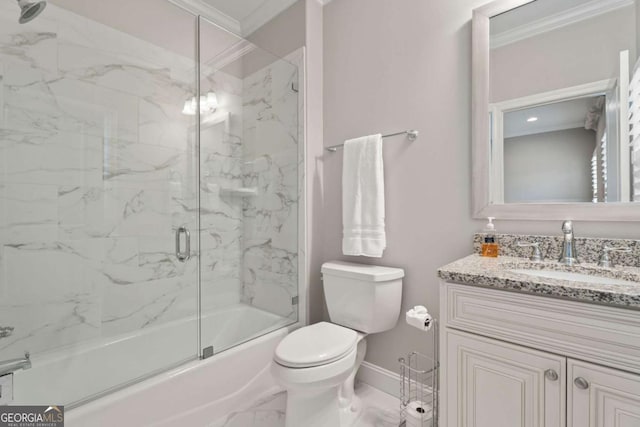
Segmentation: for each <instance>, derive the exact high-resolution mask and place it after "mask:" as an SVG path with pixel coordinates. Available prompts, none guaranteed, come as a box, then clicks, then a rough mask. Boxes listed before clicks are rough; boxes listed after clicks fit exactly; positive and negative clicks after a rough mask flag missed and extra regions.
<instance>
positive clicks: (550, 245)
mask: <svg viewBox="0 0 640 427" xmlns="http://www.w3.org/2000/svg"><path fill="white" fill-rule="evenodd" d="M484 236H485V235H484V234H483V233H477V234H475V235H474V237H473V248H474V252H475V253H478V254H479V253H480V249H481V246H482V241H483V239H484ZM496 237H497V240H498V243H499V245H500V254H501V255H504V256H512V257H525V258H528V257H529V256H530V255H531V248H520V247H518V246H517V243H518V242H526V243H534V242H538V243H539V244H540V251H541V252H542V255H543V256H544V259H545V260H546V261H555V260H557V259H558V258H560V253H561V251H562V241H563V237H562V235H560V232H558V236H534V235H519V234H498V235H496ZM575 242H576V251H577V253H578V259H579V260H580V261H581V262H585V263H593V264H595V263H597V262H598V259H599V258H600V254H601V253H602V248H603V247H604V246H605V245H607V246H611V247H617V248H621V247H628V248H629V249H631V252H630V253H622V252H610V253H609V257H610V259H611V261H612V262H613V263H614V265H616V266H627V267H640V240H631V239H604V238H596V237H575Z"/></svg>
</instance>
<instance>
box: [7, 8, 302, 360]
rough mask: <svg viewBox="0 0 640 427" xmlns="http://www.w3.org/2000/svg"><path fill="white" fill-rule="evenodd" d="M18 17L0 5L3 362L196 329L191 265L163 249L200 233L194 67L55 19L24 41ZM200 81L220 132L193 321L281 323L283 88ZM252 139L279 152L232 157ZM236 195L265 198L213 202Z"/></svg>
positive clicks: (86, 24) (211, 140) (288, 196)
mask: <svg viewBox="0 0 640 427" xmlns="http://www.w3.org/2000/svg"><path fill="white" fill-rule="evenodd" d="M15 17H16V10H15V4H14V3H12V2H0V106H1V108H2V110H1V112H2V113H1V115H0V168H1V170H0V269H1V270H2V271H1V272H0V360H3V359H8V358H12V357H19V356H21V355H22V354H23V352H24V351H25V350H29V351H31V352H32V353H33V354H39V353H42V352H47V351H52V350H56V349H58V348H60V347H64V346H71V345H77V344H80V343H85V342H95V341H96V340H100V339H103V338H105V337H113V336H117V335H121V334H126V333H129V332H135V331H138V330H140V329H141V328H148V327H154V326H158V325H161V324H163V323H165V322H169V321H172V320H176V319H180V318H183V317H185V316H192V315H195V313H196V303H197V301H196V295H197V293H196V292H197V268H198V265H197V260H196V257H193V258H192V259H191V260H190V261H188V262H187V263H184V264H183V263H179V262H177V261H176V259H175V256H174V246H173V245H174V242H173V239H174V235H173V230H175V228H176V227H177V226H179V225H187V226H188V227H189V228H190V229H191V230H195V229H196V222H195V218H196V217H195V215H196V213H197V205H196V201H197V197H196V191H197V188H196V182H197V181H196V180H197V177H196V173H197V167H196V165H195V164H194V162H195V161H196V160H195V159H196V157H195V155H194V150H195V135H194V133H193V132H194V117H193V116H185V115H183V114H181V107H182V104H183V103H184V101H185V100H186V99H187V98H189V97H191V96H193V93H194V81H193V75H194V74H193V67H194V64H193V61H192V60H190V59H188V58H183V57H179V56H177V55H175V54H173V53H171V52H168V51H166V50H164V49H162V48H160V47H157V46H154V45H151V44H149V43H147V42H145V41H143V40H140V39H136V38H134V37H131V36H129V35H127V34H125V33H122V32H119V31H116V30H114V29H112V28H109V27H107V26H104V25H102V24H98V23H96V22H93V21H89V20H87V19H86V18H83V17H80V16H78V15H75V14H73V13H70V12H67V11H65V10H64V9H61V8H58V7H56V6H55V5H49V7H48V8H47V12H46V15H44V14H43V15H42V16H41V17H39V18H38V19H37V20H35V21H33V22H32V23H30V24H29V26H20V25H19V24H18V23H17V22H16V19H15ZM203 68H205V73H204V75H205V77H204V78H203V82H202V84H203V86H204V85H206V86H208V87H207V88H208V89H211V90H215V91H216V93H217V94H218V98H219V100H220V101H221V104H223V103H224V108H225V110H226V111H228V112H229V113H230V116H231V117H232V118H231V119H230V120H226V121H223V122H221V123H220V124H215V125H211V126H209V127H207V126H203V129H202V135H201V157H200V159H201V164H200V168H201V180H200V188H201V226H202V233H201V249H202V253H201V264H202V283H203V301H202V303H203V309H204V310H207V309H210V308H215V307H217V306H224V305H229V304H233V303H238V302H240V301H241V300H244V301H245V302H251V303H253V304H254V305H256V306H261V307H264V308H266V309H273V311H276V312H279V313H282V314H283V315H292V313H293V309H292V306H291V299H290V296H289V295H293V294H294V292H295V291H294V289H295V286H296V283H297V275H295V274H294V272H295V268H294V267H293V266H296V265H297V264H296V257H297V254H296V253H295V247H296V242H297V240H296V239H297V236H296V233H295V230H296V228H295V227H296V226H297V222H296V212H297V191H298V188H297V182H296V177H297V170H296V165H297V161H298V159H297V157H296V154H295V153H296V151H291V152H289V151H288V150H293V146H295V145H296V144H297V138H295V136H296V135H297V134H296V131H295V128H293V124H292V123H293V122H292V120H291V119H292V114H291V113H287V107H288V106H290V103H291V102H292V100H291V99H290V96H289V95H287V94H286V93H285V92H284V89H283V87H284V86H282V85H283V84H284V83H285V81H287V80H288V79H291V78H293V77H292V76H291V73H285V75H284V76H280V71H278V70H276V69H273V70H269V69H265V70H261V71H260V72H258V73H256V74H255V75H253V76H249V77H248V78H246V79H244V81H243V80H241V79H238V78H236V77H233V76H231V75H227V74H224V73H222V72H216V73H215V74H214V73H208V72H207V71H206V67H203ZM267 68H268V67H267ZM270 74H271V75H270ZM269 75H270V77H269V78H270V79H271V82H275V83H276V84H274V85H273V86H272V85H269V84H266V83H261V82H266V81H267V80H265V79H267V77H268V76H269ZM261 90H262V91H265V94H264V95H263V94H261V92H260V91H261ZM247 92H248V93H251V95H248V94H247ZM252 100H254V101H256V102H255V103H254V102H253V101H252ZM260 100H266V101H264V102H262V101H260ZM294 110H295V108H294ZM279 114H280V115H282V117H280V116H279ZM243 115H245V116H246V117H244V118H243ZM247 120H256V121H260V123H259V124H258V123H257V124H255V125H254V126H251V125H248V124H247ZM278 126H280V127H281V129H278ZM252 129H253V130H254V131H256V132H267V134H269V135H272V136H274V137H278V138H279V137H280V136H279V135H283V138H282V140H283V142H282V143H281V144H282V145H281V146H279V145H277V144H280V142H278V143H276V145H275V146H274V147H272V148H273V150H271V151H268V152H267V151H264V150H265V148H264V147H262V146H261V144H264V141H263V139H264V138H262V137H261V140H260V141H258V140H257V139H254V141H255V143H254V146H253V148H251V149H250V150H247V149H246V148H243V142H244V141H243V134H244V133H245V132H251V130H252ZM290 135H293V136H294V138H291V137H290ZM284 136H286V137H284ZM247 140H248V141H250V140H251V139H250V138H247ZM259 146H260V148H259ZM260 150H263V151H260ZM268 153H277V154H276V155H272V154H268ZM269 179H274V180H275V183H270V182H269ZM214 183H215V185H212V184H214ZM216 185H217V187H216ZM247 185H255V186H257V187H261V191H262V194H260V195H259V196H258V197H257V198H256V199H255V200H251V201H249V200H241V201H238V200H229V198H228V197H223V196H221V195H220V192H219V189H220V188H221V187H231V188H236V187H240V186H247ZM245 203H246V204H245ZM270 211H273V213H271V212H270ZM197 238H198V233H195V232H192V247H197V245H196V241H194V240H195V239H197ZM261 256H262V257H264V258H260V257H261ZM243 265H250V266H251V268H248V269H247V268H243ZM247 278H251V280H250V281H249V280H248V279H247ZM262 281H265V283H266V282H268V285H266V286H265V287H264V289H261V286H260V284H261V283H262ZM243 287H244V293H243ZM248 289H251V293H250V294H249V292H247V290H248ZM272 291H273V292H276V293H277V292H279V295H280V296H281V297H280V298H273V297H272ZM285 294H286V295H287V296H286V304H285V298H284V295H285ZM194 340H195V331H194ZM194 342H195V341H194ZM186 350H187V351H189V352H190V351H191V350H192V349H186Z"/></svg>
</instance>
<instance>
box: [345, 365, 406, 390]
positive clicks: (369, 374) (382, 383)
mask: <svg viewBox="0 0 640 427" xmlns="http://www.w3.org/2000/svg"><path fill="white" fill-rule="evenodd" d="M356 378H357V379H358V380H359V381H362V382H363V383H365V384H369V385H370V386H371V387H373V388H377V389H378V390H380V391H382V392H385V393H387V394H390V395H391V396H394V397H398V398H399V397H400V374H398V373H396V372H393V371H389V370H387V369H384V368H381V367H380V366H378V365H374V364H373V363H369V362H362V365H360V369H358V374H357V375H356Z"/></svg>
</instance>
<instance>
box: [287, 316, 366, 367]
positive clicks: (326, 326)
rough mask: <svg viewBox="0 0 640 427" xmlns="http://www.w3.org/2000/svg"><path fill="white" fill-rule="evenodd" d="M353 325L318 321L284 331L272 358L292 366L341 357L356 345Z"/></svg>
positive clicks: (318, 363) (309, 364) (329, 360)
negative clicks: (349, 327) (288, 331)
mask: <svg viewBox="0 0 640 427" xmlns="http://www.w3.org/2000/svg"><path fill="white" fill-rule="evenodd" d="M357 342H358V334H357V333H356V331H354V330H352V329H348V328H345V327H342V326H338V325H334V324H333V323H327V322H320V323H316V324H314V325H310V326H305V327H304V328H300V329H298V330H296V331H294V332H292V333H290V334H289V335H287V336H286V337H285V338H284V339H283V340H282V341H281V342H280V344H278V347H277V348H276V354H275V360H276V362H278V363H279V364H280V365H284V366H289V367H291V368H310V367H312V366H320V365H326V364H328V363H331V362H335V361H336V360H339V359H341V358H342V357H344V356H345V355H346V354H347V353H349V352H350V351H351V350H353V348H354V347H355V346H356V344H357Z"/></svg>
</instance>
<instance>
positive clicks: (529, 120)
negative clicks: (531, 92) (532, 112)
mask: <svg viewBox="0 0 640 427" xmlns="http://www.w3.org/2000/svg"><path fill="white" fill-rule="evenodd" d="M527 121H528V122H529V123H533V122H537V121H538V118H537V117H529V118H528V119H527Z"/></svg>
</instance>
